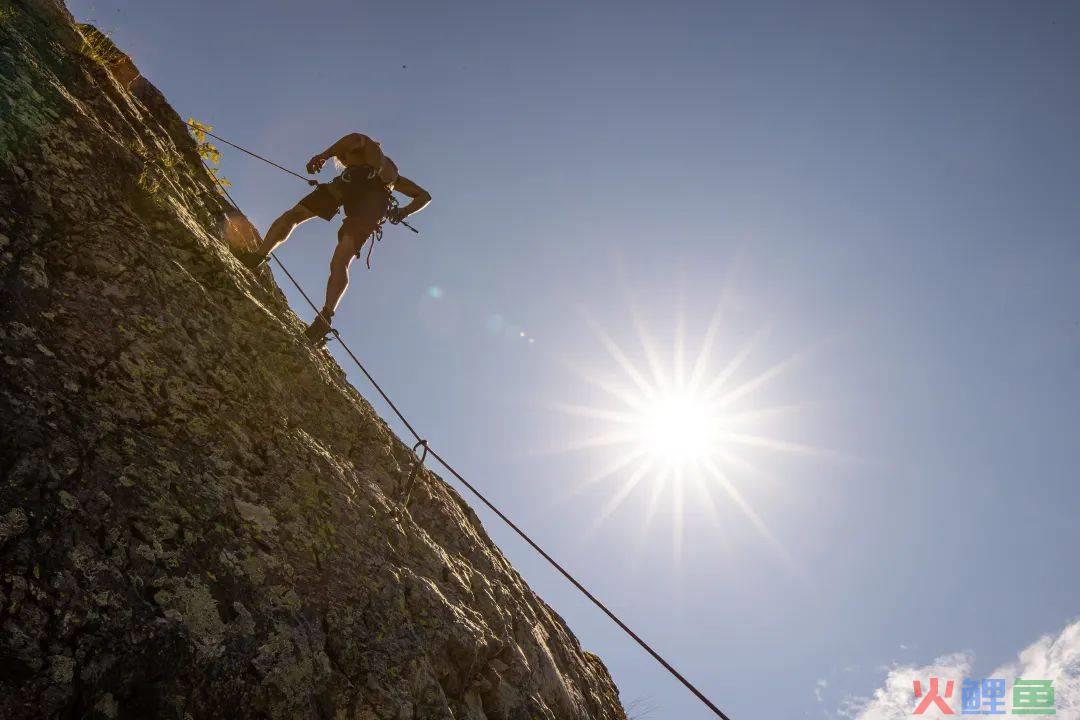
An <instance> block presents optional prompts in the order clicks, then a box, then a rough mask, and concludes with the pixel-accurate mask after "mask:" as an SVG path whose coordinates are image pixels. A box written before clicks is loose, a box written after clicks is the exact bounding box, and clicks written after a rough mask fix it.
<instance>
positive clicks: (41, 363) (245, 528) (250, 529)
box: [0, 0, 625, 720]
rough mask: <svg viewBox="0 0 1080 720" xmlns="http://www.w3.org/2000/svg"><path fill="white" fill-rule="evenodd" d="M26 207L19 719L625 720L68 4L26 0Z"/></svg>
mask: <svg viewBox="0 0 1080 720" xmlns="http://www.w3.org/2000/svg"><path fill="white" fill-rule="evenodd" d="M0 209H2V212H0V368H2V369H0V373H2V374H0V473H2V482H0V718H4V719H5V720H16V719H19V718H43V717H57V718H61V717H62V718H170V719H179V720H185V719H188V718H191V719H201V718H267V717H269V718H320V719H327V720H330V719H334V720H337V719H339V718H340V719H345V718H358V719H364V720H374V719H376V718H385V719H389V718H398V719H402V720H404V719H407V718H414V719H417V720H419V719H420V718H470V719H473V720H480V719H483V718H486V719H488V720H494V719H495V718H513V719H521V720H533V719H539V718H549V719H552V718H558V719H560V720H561V719H564V718H566V719H576V718H581V719H584V718H598V719H599V718H610V719H620V720H624V719H625V714H624V712H623V710H622V708H621V706H620V704H619V700H618V693H617V691H616V689H615V686H614V684H613V683H612V681H611V678H610V677H609V675H608V673H607V671H606V669H605V668H604V665H603V664H602V663H601V662H600V660H599V659H598V658H597V657H595V656H594V655H592V654H590V653H588V652H586V651H584V650H582V648H581V647H580V645H579V643H578V642H577V640H576V639H575V638H574V636H573V635H572V634H571V632H570V631H569V629H568V628H567V627H566V625H565V624H564V623H563V621H562V620H561V619H560V618H559V617H558V616H557V615H556V614H555V613H554V612H553V611H552V610H551V609H550V608H548V607H547V606H546V605H545V604H544V603H543V601H541V600H540V599H539V598H538V597H536V595H534V594H533V593H532V591H531V590H530V589H529V588H528V587H527V586H526V584H525V583H524V582H523V581H522V579H521V578H520V577H519V576H518V574H517V573H516V572H515V571H514V569H513V568H512V567H511V566H510V564H509V562H507V560H506V558H505V557H503V555H502V554H501V553H500V552H499V550H498V549H497V548H496V547H495V546H494V545H493V544H492V542H491V541H490V539H489V538H488V537H487V535H486V533H485V532H484V530H483V528H482V527H481V525H480V523H479V521H478V520H477V518H476V515H475V514H474V513H473V512H472V511H471V510H470V509H469V508H468V506H467V505H466V504H465V503H464V502H463V501H462V499H461V498H460V497H459V496H458V495H457V494H456V493H455V492H454V491H453V490H452V489H451V488H450V487H449V486H447V485H446V484H444V483H443V482H442V481H441V480H440V479H439V478H437V477H435V476H434V475H432V474H430V473H427V472H425V473H423V474H422V475H421V476H420V478H419V480H418V482H417V484H416V487H415V489H414V490H413V491H412V494H411V502H410V503H409V505H408V507H407V508H406V507H403V506H402V504H401V502H400V497H401V493H402V490H403V487H402V486H403V484H404V482H405V480H406V479H407V477H408V474H409V468H410V460H411V455H410V453H409V451H408V448H407V447H405V446H403V445H402V443H401V442H400V441H398V439H397V438H395V437H394V436H393V434H392V433H391V432H390V431H389V430H388V428H387V426H386V424H385V423H383V422H382V421H381V420H380V419H379V418H378V417H377V416H376V415H375V413H374V411H373V410H372V408H371V406H370V405H369V404H368V403H367V402H366V401H365V400H364V399H363V398H362V397H361V396H360V395H359V394H358V393H357V391H356V390H355V389H354V388H352V387H351V386H350V385H349V384H347V383H346V381H345V378H344V374H343V373H342V372H341V370H340V368H338V366H337V365H336V364H335V363H334V362H333V360H332V359H331V358H330V356H329V355H328V354H326V353H325V352H321V351H319V352H316V351H312V350H310V349H308V348H306V347H305V346H304V345H303V344H302V343H301V342H299V341H298V336H299V334H300V332H301V330H302V324H301V322H300V321H299V319H298V318H297V317H296V316H294V315H293V313H292V312H291V311H290V310H289V309H288V307H287V306H286V304H285V302H284V299H283V297H282V295H281V294H280V292H279V291H278V290H277V289H276V286H274V285H273V281H272V279H271V278H270V277H269V275H268V274H264V275H263V276H262V277H255V276H253V275H252V274H251V273H249V272H247V271H246V270H244V269H242V268H241V267H240V265H238V264H237V263H236V262H235V261H234V260H233V259H232V256H231V254H230V252H229V249H228V246H227V245H228V242H227V240H228V238H224V239H223V235H224V234H225V233H224V230H225V229H232V230H234V231H235V230H236V228H237V227H241V228H242V226H243V225H242V222H238V221H239V220H242V219H240V218H235V217H233V218H229V220H231V221H229V222H227V221H226V219H227V218H228V215H229V209H228V207H227V205H226V204H225V203H224V202H223V201H222V199H221V197H220V196H219V195H218V194H217V193H216V192H215V188H214V185H213V183H212V180H211V178H210V176H209V175H208V174H207V173H206V171H205V170H204V169H203V168H202V166H201V165H200V163H199V159H198V156H197V154H196V148H195V145H194V144H193V141H192V140H191V139H190V138H189V136H188V133H187V132H186V129H185V127H184V126H183V124H182V123H181V121H180V120H179V118H178V117H177V115H176V114H175V113H174V112H173V111H172V109H171V108H169V106H168V104H167V103H166V102H165V101H164V98H162V97H161V94H160V93H159V92H157V90H156V89H154V88H153V86H152V85H150V84H149V83H148V82H147V81H146V80H145V79H144V78H142V77H141V76H140V75H139V74H138V71H137V70H136V69H135V67H134V65H132V64H131V61H130V60H129V59H128V58H126V57H125V56H123V54H122V53H120V52H119V51H116V49H115V48H114V47H113V46H112V45H111V43H109V42H108V41H107V40H106V39H104V38H102V37H101V36H100V35H97V34H96V33H94V32H93V31H91V30H90V29H89V28H80V27H79V26H76V25H75V24H74V23H73V22H72V20H71V18H70V16H69V15H68V14H67V11H66V10H65V9H64V8H63V6H62V5H60V4H58V3H57V2H55V1H54V0H15V2H14V4H13V2H12V0H4V2H3V3H2V4H0ZM237 237H239V238H240V239H239V240H237V239H236V238H234V239H233V242H241V241H242V238H243V233H242V232H240V233H239V234H238V235H237Z"/></svg>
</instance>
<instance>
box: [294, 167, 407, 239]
mask: <svg viewBox="0 0 1080 720" xmlns="http://www.w3.org/2000/svg"><path fill="white" fill-rule="evenodd" d="M370 171H371V168H368V167H367V166H364V165H359V166H350V167H347V168H345V171H344V172H342V173H341V175H339V176H337V177H336V178H334V180H333V181H332V182H329V183H325V184H322V185H319V187H317V188H315V190H314V191H312V192H311V193H309V194H308V195H306V196H305V197H304V198H303V199H302V200H301V201H300V204H301V205H303V206H304V207H305V208H307V209H308V210H310V211H311V212H313V213H315V214H316V215H318V216H319V217H321V218H322V219H323V220H332V219H333V218H334V216H335V215H337V211H338V210H339V209H340V208H344V209H345V218H346V219H347V220H348V221H349V224H350V225H364V226H367V225H370V226H372V227H374V226H376V225H378V224H379V223H380V222H381V221H382V219H383V218H384V217H386V211H387V210H388V209H389V208H390V191H389V190H388V189H387V188H386V186H385V185H383V183H382V181H380V180H379V179H378V177H377V176H376V177H370V176H369V175H370Z"/></svg>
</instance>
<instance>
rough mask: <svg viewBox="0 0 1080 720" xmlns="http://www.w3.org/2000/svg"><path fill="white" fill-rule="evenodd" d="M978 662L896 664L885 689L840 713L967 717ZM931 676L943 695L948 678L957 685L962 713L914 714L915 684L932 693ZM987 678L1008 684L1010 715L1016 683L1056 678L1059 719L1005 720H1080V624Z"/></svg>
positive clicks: (866, 719) (890, 719)
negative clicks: (967, 691) (968, 689)
mask: <svg viewBox="0 0 1080 720" xmlns="http://www.w3.org/2000/svg"><path fill="white" fill-rule="evenodd" d="M973 659H974V658H973V657H972V656H971V655H970V654H967V653H955V654H952V655H945V656H942V657H939V658H938V659H936V660H934V662H932V663H930V664H929V665H924V666H922V667H915V666H911V665H897V666H894V667H892V668H891V669H889V671H888V675H887V676H886V678H885V684H884V686H883V687H880V688H878V689H877V690H875V691H874V694H873V696H872V697H868V698H851V697H849V698H847V699H846V700H845V701H844V702H843V703H842V704H841V706H840V708H839V710H838V714H839V715H840V716H841V717H846V718H852V719H853V720H917V718H919V717H922V718H925V720H939V719H940V718H953V719H955V718H960V717H963V715H961V712H960V682H961V680H962V679H964V678H969V677H971V672H970V671H971V665H972V660H973ZM931 677H938V678H941V680H942V687H941V691H942V692H944V689H945V688H944V682H945V680H947V679H952V680H955V681H956V685H955V687H954V691H953V696H952V698H951V700H950V701H949V704H950V706H951V707H952V708H953V710H954V711H955V712H956V715H953V716H949V715H943V714H941V713H940V712H939V711H936V710H927V711H926V712H925V713H924V714H923V715H921V716H916V715H913V714H912V711H913V710H914V708H915V704H916V703H915V691H914V687H913V681H914V680H916V679H918V680H920V681H921V682H922V683H923V688H924V692H926V689H927V688H928V680H929V678H931ZM987 677H994V678H1004V679H1005V680H1006V682H1007V684H1008V687H1007V689H1006V711H1007V712H1008V711H1009V710H1011V698H1012V683H1013V681H1014V680H1015V679H1016V678H1018V677H1020V678H1025V679H1030V680H1053V687H1054V693H1055V696H1056V697H1055V701H1056V702H1055V705H1056V707H1057V714H1056V715H1046V716H1044V715H1013V714H1012V713H1011V712H1010V714H1008V715H1005V716H1003V717H1005V718H1025V719H1026V720H1080V622H1074V623H1072V624H1070V625H1068V626H1067V627H1066V628H1065V629H1064V630H1063V631H1062V632H1061V633H1060V634H1059V635H1058V636H1057V637H1053V636H1050V635H1047V636H1045V637H1042V638H1039V639H1038V640H1036V641H1035V642H1034V643H1032V644H1031V645H1029V646H1028V647H1027V648H1025V649H1024V650H1023V651H1021V652H1020V654H1019V656H1018V657H1017V659H1016V660H1015V661H1014V662H1011V663H1009V664H1007V665H1003V666H1001V667H999V668H997V669H996V670H994V672H992V673H990V674H989V675H988V676H987ZM931 707H933V706H931Z"/></svg>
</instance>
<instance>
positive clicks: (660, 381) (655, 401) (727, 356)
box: [555, 309, 825, 560]
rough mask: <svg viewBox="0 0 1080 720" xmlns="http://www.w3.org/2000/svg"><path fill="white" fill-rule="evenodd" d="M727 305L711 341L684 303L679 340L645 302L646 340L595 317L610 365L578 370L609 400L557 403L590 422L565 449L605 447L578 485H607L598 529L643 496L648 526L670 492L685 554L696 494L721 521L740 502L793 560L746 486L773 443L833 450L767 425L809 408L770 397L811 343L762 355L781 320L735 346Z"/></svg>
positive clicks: (640, 332)
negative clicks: (617, 335) (660, 335)
mask: <svg viewBox="0 0 1080 720" xmlns="http://www.w3.org/2000/svg"><path fill="white" fill-rule="evenodd" d="M721 316H722V312H721V311H720V310H719V309H718V310H717V312H716V313H714V315H713V317H712V319H711V320H710V322H709V324H708V326H707V327H706V328H705V330H704V332H703V333H702V335H701V338H700V340H699V341H697V342H694V343H691V342H688V335H687V323H686V321H685V316H684V315H683V314H682V313H681V312H680V313H679V315H678V317H677V318H676V322H675V325H674V327H675V332H674V337H673V340H672V341H671V342H670V343H669V344H670V347H662V345H661V344H660V343H658V342H657V341H656V340H655V339H654V338H653V336H652V335H651V333H650V332H649V329H648V327H647V326H646V324H645V323H644V322H643V321H642V319H641V318H640V317H639V316H638V315H637V314H636V313H634V317H633V328H634V330H635V334H636V344H635V345H634V346H630V347H624V346H623V345H621V344H620V343H619V342H617V341H616V340H615V339H614V337H613V335H612V334H611V333H610V332H609V331H608V330H607V329H605V328H604V327H602V326H601V325H599V324H598V323H597V322H595V321H592V320H589V324H590V327H591V329H592V331H593V334H594V335H595V337H596V339H597V341H598V342H599V344H600V346H601V347H603V348H604V350H605V357H606V359H607V363H606V366H607V368H608V371H607V372H597V371H595V370H593V371H584V370H582V369H580V368H575V370H576V372H577V374H578V375H579V376H580V377H581V379H582V380H584V381H585V382H586V383H587V385H588V386H589V387H590V388H592V389H594V390H596V391H598V393H593V394H594V395H596V396H597V397H598V398H601V401H600V402H597V403H596V404H582V403H566V404H559V405H556V406H555V409H556V410H558V411H559V412H560V413H561V414H563V415H564V416H566V417H567V418H573V420H574V423H575V427H579V428H581V429H582V430H583V432H581V433H580V434H579V435H578V437H577V438H576V439H575V440H574V441H572V442H569V443H566V444H565V445H564V446H563V447H562V448H561V449H562V450H566V451H586V452H590V453H595V454H597V456H598V457H601V458H602V459H603V462H602V463H601V466H600V468H599V470H597V471H596V472H595V473H594V474H593V475H592V476H591V477H587V478H586V479H585V480H584V481H582V482H580V483H579V484H577V485H576V486H574V488H573V489H572V491H571V492H572V493H573V494H577V493H579V492H583V491H585V490H587V489H590V488H595V487H597V486H599V485H601V484H602V486H603V488H604V490H605V492H606V498H605V500H604V502H603V504H602V506H601V507H600V508H599V510H598V512H597V514H596V517H595V518H594V520H593V522H592V525H591V526H590V527H589V528H588V529H587V531H586V532H587V533H592V532H594V531H595V530H597V529H598V528H599V527H600V526H601V525H602V524H603V523H605V522H607V521H608V520H609V519H610V518H611V517H612V516H613V515H615V514H616V513H617V512H619V510H620V509H622V508H624V507H625V506H626V505H627V503H628V501H629V500H630V499H631V498H635V497H638V498H639V499H640V500H641V502H642V503H643V507H644V510H643V515H642V516H640V517H638V518H637V522H638V523H639V527H640V529H641V534H642V535H645V534H648V533H649V532H650V528H651V527H652V525H653V524H654V521H655V519H656V517H657V515H658V514H659V513H660V510H661V508H662V507H663V506H664V505H665V504H666V503H669V507H670V512H671V518H670V524H671V532H672V541H673V545H674V551H675V553H676V554H678V553H679V552H680V548H681V543H682V535H683V523H684V516H685V515H686V511H687V507H688V505H687V503H693V505H694V508H695V510H701V511H702V513H703V514H704V515H706V516H707V517H708V518H710V520H711V521H713V522H715V523H717V524H719V523H720V516H721V511H722V510H723V511H725V512H726V511H727V510H728V508H730V509H732V510H734V511H735V512H737V513H738V514H739V515H741V516H742V517H744V518H745V520H746V522H747V523H748V525H749V526H750V527H752V528H753V529H754V531H755V532H757V533H758V534H759V535H760V536H761V537H762V538H763V539H764V540H766V542H767V543H768V544H769V545H771V546H772V547H773V548H774V549H775V550H776V551H777V552H778V553H779V554H780V555H781V556H782V557H783V558H784V559H785V560H786V559H787V553H786V552H785V551H784V548H783V546H782V545H781V543H780V542H779V541H778V540H777V538H776V537H775V535H774V534H773V533H772V531H771V530H770V529H769V527H768V525H767V524H766V522H765V520H764V519H763V518H762V516H761V514H760V513H759V512H758V511H757V510H756V509H755V508H754V507H753V505H752V504H751V502H750V500H749V499H748V495H747V493H746V488H747V484H749V483H752V482H753V481H754V480H755V478H756V477H760V476H761V475H762V474H763V471H762V470H761V469H760V468H759V467H758V465H757V462H756V461H757V460H758V459H759V456H760V455H761V454H763V453H783V454H800V455H822V454H825V453H824V451H821V450H819V449H817V448H814V447H812V446H810V445H804V444H799V443H796V442H791V441H789V440H786V439H782V438H779V437H773V436H772V435H770V434H769V433H768V432H767V431H766V430H764V429H763V428H767V427H768V425H769V423H770V421H772V420H774V419H776V418H782V417H785V416H788V415H790V414H791V413H793V412H795V411H798V410H799V409H800V406H798V405H793V404H790V403H788V404H775V405H770V404H768V403H766V402H764V401H762V400H760V398H761V397H762V396H763V395H766V394H767V393H765V392H764V391H765V389H766V388H768V387H769V386H770V385H772V384H774V383H775V382H776V381H777V380H779V379H780V378H782V377H784V376H785V375H786V374H787V373H789V372H790V371H791V370H792V369H793V368H795V367H796V366H797V365H798V364H799V363H800V361H801V360H803V359H804V357H805V354H796V355H793V356H791V357H787V358H784V359H782V360H781V361H780V362H774V363H770V364H766V365H762V364H761V363H760V361H759V360H757V356H756V355H755V351H756V350H758V348H759V346H760V345H761V344H762V343H763V341H764V340H765V339H766V338H767V337H768V335H769V333H770V328H768V327H766V328H763V329H761V330H760V331H758V332H756V333H751V334H750V336H749V337H748V338H747V339H745V340H744V341H742V342H740V343H737V344H734V345H732V344H729V343H728V342H726V341H725V342H722V341H721V337H722V332H721V331H722V327H721V325H722V323H721ZM601 394H602V395H601ZM751 495H752V493H751ZM725 506H726V507H725Z"/></svg>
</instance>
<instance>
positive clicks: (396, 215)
mask: <svg viewBox="0 0 1080 720" xmlns="http://www.w3.org/2000/svg"><path fill="white" fill-rule="evenodd" d="M394 190H396V191H397V192H399V193H401V194H402V195H405V196H407V197H410V198H412V201H411V202H410V203H409V204H408V205H406V206H405V207H401V208H398V209H397V210H395V211H394V212H393V214H392V215H391V218H390V219H391V220H394V221H398V220H404V219H405V218H407V217H409V216H410V215H412V214H413V213H418V212H420V211H421V210H423V209H424V208H425V207H427V204H428V203H429V202H431V193H429V192H428V191H427V190H425V189H424V188H422V187H420V186H419V185H417V184H416V183H414V182H413V181H412V180H410V179H409V178H407V177H405V176H404V175H398V179H397V182H395V183H394Z"/></svg>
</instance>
